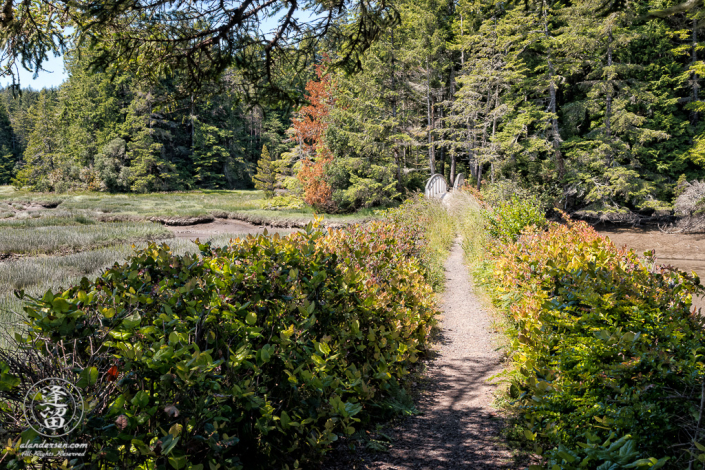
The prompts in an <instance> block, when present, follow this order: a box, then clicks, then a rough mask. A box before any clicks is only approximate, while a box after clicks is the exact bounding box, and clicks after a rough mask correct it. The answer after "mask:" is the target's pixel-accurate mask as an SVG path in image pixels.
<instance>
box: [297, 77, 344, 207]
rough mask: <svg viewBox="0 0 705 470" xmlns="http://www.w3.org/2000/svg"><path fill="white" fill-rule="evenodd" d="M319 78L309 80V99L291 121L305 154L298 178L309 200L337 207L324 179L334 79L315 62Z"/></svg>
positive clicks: (307, 97) (328, 161) (306, 198)
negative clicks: (326, 135) (326, 137)
mask: <svg viewBox="0 0 705 470" xmlns="http://www.w3.org/2000/svg"><path fill="white" fill-rule="evenodd" d="M316 75H318V81H315V80H311V81H309V82H308V83H307V84H306V100H307V101H308V102H309V103H310V104H309V105H307V106H303V107H302V108H301V109H300V110H299V112H298V115H297V117H296V118H294V120H293V124H292V134H293V136H292V138H293V139H295V140H296V142H297V143H298V145H299V148H300V150H301V153H302V154H303V156H304V157H303V161H302V165H301V169H300V170H299V172H298V174H297V178H298V179H299V181H300V182H301V185H302V187H303V190H304V201H306V203H307V204H309V205H311V206H313V207H315V208H318V209H323V210H325V211H333V210H335V203H334V202H333V199H332V196H333V188H332V187H331V186H330V185H329V184H328V183H327V182H326V180H325V170H326V167H327V166H328V164H329V163H330V162H331V161H332V160H333V153H332V152H331V151H330V149H329V148H328V146H327V145H326V142H325V133H326V129H327V128H328V116H329V115H330V110H331V108H332V107H333V104H334V101H335V100H334V99H333V88H334V86H333V81H332V79H331V75H330V74H329V73H328V72H327V70H326V66H325V64H324V65H318V66H316Z"/></svg>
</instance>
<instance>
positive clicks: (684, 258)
mask: <svg viewBox="0 0 705 470" xmlns="http://www.w3.org/2000/svg"><path fill="white" fill-rule="evenodd" d="M595 228H596V229H597V231H598V232H600V234H601V235H606V236H608V237H609V238H610V240H612V242H613V243H614V244H615V245H617V246H618V247H620V248H621V247H623V246H626V247H627V248H633V249H634V250H635V251H636V252H637V253H638V254H642V253H644V252H645V251H648V250H655V252H656V259H657V261H658V262H660V263H661V264H663V265H671V266H675V267H677V268H679V269H682V270H684V271H688V272H690V271H695V272H696V273H697V274H698V275H699V276H700V277H701V278H702V280H703V282H705V234H703V233H698V234H683V233H678V234H667V233H663V232H661V231H660V230H659V229H658V228H656V227H645V228H623V227H611V226H597V227H595ZM695 304H696V307H699V308H702V309H703V312H705V298H700V299H696V302H695Z"/></svg>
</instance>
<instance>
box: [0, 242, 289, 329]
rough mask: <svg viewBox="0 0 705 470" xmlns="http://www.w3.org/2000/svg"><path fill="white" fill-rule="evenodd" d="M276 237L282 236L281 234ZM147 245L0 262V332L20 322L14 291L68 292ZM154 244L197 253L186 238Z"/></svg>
mask: <svg viewBox="0 0 705 470" xmlns="http://www.w3.org/2000/svg"><path fill="white" fill-rule="evenodd" d="M273 233H274V232H272V234H273ZM280 235H282V236H284V235H286V233H285V232H281V233H280ZM246 236H247V234H237V233H234V234H226V235H218V236H215V237H212V238H209V239H207V240H206V239H204V240H201V241H202V242H206V241H209V242H210V243H211V245H212V246H214V247H218V246H225V245H227V244H228V242H229V241H230V240H231V239H233V238H238V237H241V238H242V237H246ZM147 243H148V242H139V243H135V244H130V243H124V244H118V245H114V246H110V247H106V248H100V249H97V250H91V251H84V252H81V253H74V254H70V255H66V256H38V257H33V258H24V259H20V260H16V261H8V262H4V263H0V329H7V328H12V325H13V324H16V323H18V322H21V321H22V320H23V319H24V314H23V310H22V301H21V300H19V299H17V298H16V297H15V295H14V294H13V291H14V290H16V289H17V290H20V289H22V290H24V291H25V292H26V293H27V294H28V295H31V296H41V295H42V294H43V293H44V292H46V291H47V290H49V289H51V290H52V291H53V292H57V291H60V290H65V289H68V288H69V287H71V286H72V285H76V284H78V283H79V282H80V280H81V278H83V277H87V278H89V279H95V278H96V277H98V276H100V274H101V273H102V272H103V271H104V270H105V269H107V268H108V267H110V266H112V265H113V264H115V263H123V262H125V261H126V260H127V259H128V258H129V257H130V256H131V255H132V254H133V253H134V250H135V249H140V248H144V247H146V246H147ZM157 243H159V244H161V243H166V244H167V245H168V246H169V247H170V248H171V250H172V252H174V253H176V254H180V255H183V254H185V253H197V252H198V246H197V245H196V244H195V243H193V242H192V241H190V240H186V239H171V240H162V241H158V242H157ZM0 336H2V335H0Z"/></svg>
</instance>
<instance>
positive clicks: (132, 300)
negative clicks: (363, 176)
mask: <svg viewBox="0 0 705 470" xmlns="http://www.w3.org/2000/svg"><path fill="white" fill-rule="evenodd" d="M410 233H411V232H409V231H407V229H406V228H405V227H403V226H399V225H397V224H395V223H394V222H393V221H386V222H376V223H374V224H372V225H370V226H367V227H353V228H351V229H348V230H334V231H331V232H324V231H323V230H321V229H320V228H318V227H317V226H315V225H312V226H309V227H308V228H307V230H306V231H305V232H299V233H296V234H292V235H290V236H288V237H284V238H282V237H279V236H277V235H275V236H272V237H270V236H258V237H252V236H250V237H247V238H244V239H237V240H235V241H234V242H233V243H232V244H231V245H229V246H225V247H216V246H213V245H210V244H201V245H200V246H199V249H200V251H201V254H200V256H199V255H197V254H184V255H180V256H179V255H175V254H174V253H172V252H171V250H170V249H169V248H168V247H167V246H165V245H162V246H157V245H154V244H152V245H149V246H148V247H147V248H145V249H143V250H140V251H138V252H137V253H136V254H135V256H133V257H131V258H130V259H129V260H128V261H127V262H126V263H124V264H121V265H115V266H113V267H112V268H110V269H108V270H107V271H105V272H104V273H103V274H102V275H101V276H100V277H99V278H98V279H96V280H95V281H94V282H90V281H88V280H87V279H84V280H82V281H81V282H80V284H79V285H76V286H75V287H72V288H70V289H69V290H66V291H64V292H56V293H52V292H47V293H46V294H45V295H44V296H43V297H41V298H36V297H33V298H27V299H25V300H26V301H28V302H29V303H28V306H27V308H26V312H27V315H28V316H29V324H28V326H29V332H28V333H27V334H26V335H24V336H23V337H21V338H19V344H18V345H17V346H18V347H19V351H20V353H18V352H17V351H14V352H11V353H10V352H7V351H5V353H3V354H2V356H3V357H2V359H3V361H4V365H3V367H4V369H3V375H2V376H0V391H1V392H0V393H2V396H3V398H4V399H5V402H4V404H3V407H2V408H1V409H0V414H2V415H3V419H4V422H7V423H13V419H15V421H14V424H11V425H9V426H6V427H5V428H4V430H3V431H4V433H5V435H3V436H0V437H2V438H3V439H4V440H5V441H6V440H7V437H8V435H7V433H10V435H11V436H12V435H14V436H15V437H16V436H17V435H18V434H19V433H22V432H23V433H22V438H21V440H18V439H15V440H14V441H13V442H12V444H11V445H10V446H8V447H7V448H6V449H5V451H4V453H5V454H7V455H5V456H4V458H5V462H6V463H7V465H8V466H9V467H8V468H27V466H28V465H29V466H31V465H32V463H30V462H25V461H23V460H22V458H21V457H20V456H19V455H18V453H17V451H18V446H19V444H20V441H24V442H27V441H28V440H32V439H34V436H33V435H32V433H31V432H29V431H26V430H25V429H24V428H23V427H22V423H21V420H17V413H18V408H17V407H18V401H19V397H20V396H21V391H22V390H24V388H26V387H27V386H28V385H29V383H30V382H32V381H33V380H34V379H36V378H37V377H38V375H40V372H41V371H42V370H44V371H47V370H48V371H56V370H57V364H59V365H63V366H64V367H63V368H62V367H58V368H59V369H61V371H62V372H63V374H64V375H66V376H68V377H73V378H74V379H75V380H76V382H77V383H78V384H79V386H80V387H81V388H82V393H84V396H85V397H87V398H86V402H87V403H90V409H89V416H88V420H87V421H86V422H85V423H84V425H83V426H82V427H81V428H79V429H78V430H77V431H76V432H74V433H73V434H72V436H73V438H74V439H76V440H77V441H79V442H81V441H82V442H87V443H89V445H90V449H89V451H88V454H87V455H88V456H90V457H89V458H88V460H87V461H86V462H83V463H81V462H78V461H76V462H70V465H72V466H73V467H74V468H105V467H106V466H109V467H113V466H117V467H119V468H145V469H147V468H149V469H167V468H175V469H182V468H191V469H203V468H224V469H237V468H297V467H301V466H305V465H308V464H309V463H310V462H313V461H316V460H317V459H318V458H320V456H321V455H322V454H323V453H324V452H325V451H326V449H328V447H329V446H330V444H331V443H332V442H333V441H335V440H336V439H338V437H339V436H349V435H352V434H353V433H355V431H356V429H359V426H360V425H361V424H364V423H365V422H366V421H369V420H370V419H372V418H373V416H374V414H375V413H377V412H379V410H380V408H383V407H384V406H385V403H386V402H387V401H388V400H389V398H390V395H391V391H392V390H395V389H398V388H399V387H403V386H404V381H405V378H406V377H407V376H408V375H409V373H410V372H411V371H412V370H413V368H414V364H415V363H416V362H417V361H418V359H419V357H420V356H421V355H422V354H423V353H424V351H425V347H426V342H427V338H428V335H429V333H430V330H431V327H432V325H433V324H434V317H435V315H436V309H435V306H434V300H433V295H432V288H431V286H430V285H429V283H428V282H427V280H426V278H425V277H424V273H425V271H424V269H422V267H421V266H420V264H419V261H418V260H417V259H415V257H414V256H412V255H413V254H414V253H419V252H420V251H423V250H424V249H425V248H424V244H423V243H416V242H415V243H414V247H411V246H410V243H411V240H412V237H411V236H410ZM21 351H26V352H27V353H28V354H33V355H34V356H32V357H34V361H33V362H28V361H23V360H21V357H23V356H22V355H21ZM18 354H19V356H18ZM18 358H20V359H18ZM37 364H40V366H37ZM41 365H44V366H46V367H41ZM69 365H70V366H69ZM12 433H14V434H12ZM4 464H5V463H4Z"/></svg>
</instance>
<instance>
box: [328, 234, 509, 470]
mask: <svg viewBox="0 0 705 470" xmlns="http://www.w3.org/2000/svg"><path fill="white" fill-rule="evenodd" d="M442 299H443V303H442V309H443V316H442V317H441V325H440V326H441V335H440V338H439V339H440V341H439V343H437V345H436V350H437V354H436V355H435V358H434V359H433V360H432V361H431V363H430V364H429V370H428V373H427V377H428V380H427V382H428V385H427V387H426V390H425V393H424V394H423V395H422V397H421V399H420V401H419V402H417V407H418V409H419V411H421V413H422V414H421V415H419V416H412V417H409V418H406V419H404V420H402V422H401V423H400V424H399V425H398V426H397V427H395V428H394V429H393V431H392V432H391V433H389V434H390V437H392V438H393V443H392V446H391V448H390V449H389V451H388V452H384V453H374V454H371V455H366V456H362V459H364V461H363V462H359V461H358V462H355V463H353V462H346V463H343V462H338V465H331V466H328V467H327V468H343V467H341V466H340V465H347V467H345V468H364V469H397V470H411V469H414V470H422V469H448V470H450V469H483V470H484V469H505V468H511V460H510V458H511V456H510V453H509V452H508V451H507V450H505V449H503V448H502V446H501V444H500V438H499V431H500V429H501V426H502V422H501V419H500V418H499V417H498V416H496V414H495V410H494V408H493V407H492V405H491V404H492V401H493V396H492V393H493V391H494V390H495V386H493V385H490V384H489V383H487V380H488V379H489V378H490V377H492V376H493V375H494V374H496V373H498V372H500V371H501V370H502V367H501V365H500V354H499V353H498V352H496V351H495V346H494V345H493V343H492V334H493V333H492V327H491V325H490V319H489V317H488V315H487V313H486V312H485V311H484V310H483V309H482V308H481V307H480V303H479V301H478V299H477V298H476V297H475V296H474V295H473V293H472V286H471V283H470V278H469V275H468V268H467V267H466V266H465V264H464V263H463V250H462V248H461V246H460V244H459V243H456V244H455V245H454V246H453V249H452V251H451V253H450V257H449V258H448V260H447V261H446V288H445V292H444V293H443V294H442ZM358 457H360V456H358Z"/></svg>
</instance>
